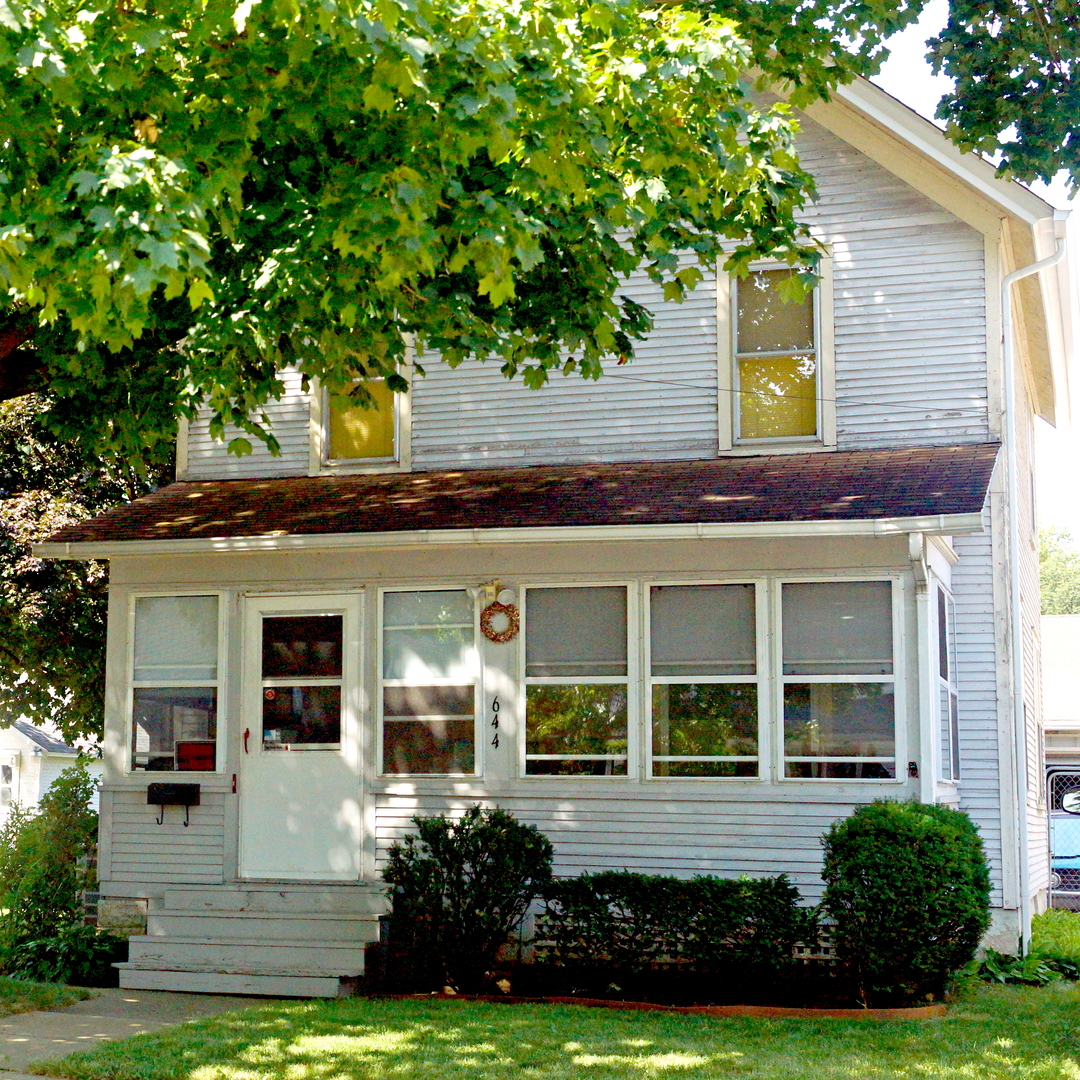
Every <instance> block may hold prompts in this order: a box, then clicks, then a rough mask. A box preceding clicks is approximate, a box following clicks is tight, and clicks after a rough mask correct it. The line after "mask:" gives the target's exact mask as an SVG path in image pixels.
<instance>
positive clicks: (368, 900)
mask: <svg viewBox="0 0 1080 1080" xmlns="http://www.w3.org/2000/svg"><path fill="white" fill-rule="evenodd" d="M162 908H163V910H165V911H185V912H187V911H192V912H194V911H206V912H208V911H220V912H222V913H225V912H252V913H256V912H266V913H274V912H280V913H282V914H291V915H297V916H300V917H302V918H307V917H308V916H310V915H313V914H326V915H374V916H378V915H382V914H384V913H385V912H386V911H387V910H388V909H389V902H388V901H387V898H386V890H385V889H384V888H381V887H379V886H376V885H319V886H308V887H300V888H295V887H291V886H287V887H285V888H282V886H281V885H280V884H273V885H269V884H268V885H257V884H250V885H242V886H239V887H237V886H228V885H220V886H206V887H203V888H176V889H166V890H165V898H164V903H163V905H162Z"/></svg>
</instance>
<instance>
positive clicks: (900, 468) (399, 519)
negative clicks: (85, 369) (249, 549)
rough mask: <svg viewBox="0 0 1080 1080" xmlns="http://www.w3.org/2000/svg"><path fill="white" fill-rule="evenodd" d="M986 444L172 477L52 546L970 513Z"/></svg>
mask: <svg viewBox="0 0 1080 1080" xmlns="http://www.w3.org/2000/svg"><path fill="white" fill-rule="evenodd" d="M997 451H998V447H997V445H996V444H978V445H965V446H951V447H918V448H913V449H891V450H851V451H837V452H833V453H809V454H782V455H769V456H754V457H728V458H720V459H713V460H708V461H678V462H638V463H632V464H603V465H546V466H537V467H533V468H516V469H472V470H468V471H455V472H413V473H384V474H379V475H352V476H342V475H335V476H314V477H296V478H287V479H268V480H208V481H200V482H187V483H175V484H170V485H169V486H168V487H164V488H161V489H160V490H158V491H156V492H154V493H152V494H150V495H146V496H144V497H143V498H141V499H138V500H137V501H135V502H133V503H130V504H128V505H127V506H121V507H117V508H116V509H113V510H109V511H107V512H106V513H104V514H101V515H99V516H98V517H96V518H93V519H91V520H89V521H85V522H82V523H80V524H77V525H71V526H68V527H67V528H64V529H61V530H60V531H59V532H57V533H55V534H54V535H53V536H51V537H49V539H48V541H47V542H46V544H45V545H43V546H42V547H41V549H40V553H41V554H42V555H60V554H62V552H61V551H60V550H57V549H56V548H54V545H65V546H66V545H83V544H94V545H96V544H100V543H108V544H110V545H112V544H117V543H121V544H122V543H125V542H139V541H141V542H145V541H154V540H165V541H198V540H210V539H224V538H245V537H246V538H258V537H282V536H291V537H315V536H320V535H323V536H327V535H338V536H340V535H341V534H350V533H352V534H372V533H391V532H392V533H399V532H417V531H427V530H456V529H461V530H475V529H508V528H509V529H529V528H545V529H550V528H558V527H560V526H569V527H574V526H576V527H581V526H613V525H614V526H633V525H679V524H705V525H716V524H739V523H762V522H838V521H850V522H853V521H866V520H873V519H882V518H885V519H890V518H914V517H922V516H930V515H935V516H936V515H956V514H973V513H975V514H977V513H978V512H979V511H981V509H982V506H983V502H984V500H985V498H986V492H987V488H988V486H989V483H990V475H991V473H992V471H993V468H994V462H995V459H996V456H997Z"/></svg>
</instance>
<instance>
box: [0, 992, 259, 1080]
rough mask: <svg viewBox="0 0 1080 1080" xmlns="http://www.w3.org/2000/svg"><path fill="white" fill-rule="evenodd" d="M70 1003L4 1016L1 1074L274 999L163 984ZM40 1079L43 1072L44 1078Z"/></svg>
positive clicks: (3, 1077) (0, 1020) (17, 1076)
mask: <svg viewBox="0 0 1080 1080" xmlns="http://www.w3.org/2000/svg"><path fill="white" fill-rule="evenodd" d="M96 993H97V996H96V997H92V998H89V999H87V1000H86V1001H79V1002H76V1004H74V1005H71V1006H69V1007H68V1008H66V1009H57V1010H55V1011H51V1012H32V1013H18V1014H16V1015H15V1016H4V1017H0V1080H31V1078H30V1077H29V1076H28V1074H26V1073H24V1072H20V1071H19V1070H20V1069H24V1068H25V1067H26V1066H27V1065H28V1064H29V1063H30V1062H31V1061H42V1060H44V1059H45V1058H53V1057H63V1056H64V1055H65V1054H73V1053H75V1052H76V1051H78V1050H91V1049H93V1048H94V1047H95V1046H97V1045H98V1044H99V1043H103V1042H110V1041H112V1040H113V1039H126V1038H128V1037H129V1036H131V1035H138V1034H140V1033H141V1032H143V1031H158V1030H160V1029H161V1028H163V1027H168V1026H169V1025H170V1024H181V1023H183V1022H184V1021H185V1020H196V1019H198V1018H199V1017H202V1016H213V1015H214V1014H215V1013H222V1012H230V1011H231V1010H233V1009H244V1008H246V1007H247V1006H249V1005H265V1004H266V1003H267V1002H268V1001H270V1000H271V999H269V998H256V997H233V996H232V995H226V994H173V993H166V992H164V991H161V990H99V991H96ZM39 1080H40V1078H39Z"/></svg>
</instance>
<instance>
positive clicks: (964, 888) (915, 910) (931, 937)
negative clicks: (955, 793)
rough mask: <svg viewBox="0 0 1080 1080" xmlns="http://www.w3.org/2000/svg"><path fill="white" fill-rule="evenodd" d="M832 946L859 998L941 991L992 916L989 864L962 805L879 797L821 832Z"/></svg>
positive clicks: (887, 1000)
mask: <svg viewBox="0 0 1080 1080" xmlns="http://www.w3.org/2000/svg"><path fill="white" fill-rule="evenodd" d="M822 844H823V845H824V847H825V861H824V867H823V870H822V877H823V878H824V879H825V884H826V889H825V897H824V899H823V901H822V908H823V910H824V912H825V914H826V915H827V916H829V917H830V918H831V919H832V920H833V921H834V922H835V924H836V927H835V941H836V949H837V955H838V957H839V959H840V961H841V962H842V964H843V965H844V967H845V970H846V971H847V973H848V974H849V975H850V976H851V977H852V978H853V979H854V981H855V990H856V992H857V994H858V997H859V999H860V1001H861V1002H862V1004H864V1005H875V1004H892V1003H899V1002H908V1001H913V1000H917V999H925V998H937V997H940V996H941V995H942V994H943V992H944V989H945V984H946V983H947V981H948V979H949V976H950V975H951V974H952V973H953V972H954V971H957V970H958V969H959V968H961V967H963V966H964V965H965V964H966V963H968V961H970V960H971V959H972V958H973V957H974V955H975V949H976V948H977V946H978V944H979V939H980V938H981V937H982V935H983V934H984V933H985V931H986V928H987V926H988V925H989V922H990V873H989V869H988V867H987V865H986V856H985V855H984V854H983V846H982V841H981V840H980V839H979V834H978V831H977V830H976V828H975V826H974V824H973V823H972V821H971V819H970V818H969V817H968V816H967V814H964V813H962V812H961V811H959V810H953V809H950V808H949V807H947V806H933V805H928V804H924V803H918V802H894V801H892V800H888V799H881V800H878V801H877V802H874V803H871V804H870V805H869V806H863V807H860V808H859V809H858V810H856V811H855V813H854V814H852V815H851V817H849V818H846V819H844V820H841V821H837V822H834V823H833V825H832V826H831V828H830V829H829V831H828V833H826V835H825V836H824V838H823V839H822Z"/></svg>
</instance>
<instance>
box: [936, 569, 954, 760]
mask: <svg viewBox="0 0 1080 1080" xmlns="http://www.w3.org/2000/svg"><path fill="white" fill-rule="evenodd" d="M954 617H955V608H954V605H953V599H952V597H951V596H949V594H948V593H947V592H946V591H945V590H944V589H943V588H941V586H938V589H937V674H938V678H937V688H938V730H939V732H940V748H941V778H942V780H950V781H956V780H959V779H960V722H959V710H958V707H957V705H958V703H957V695H956V631H955V629H954Z"/></svg>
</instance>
